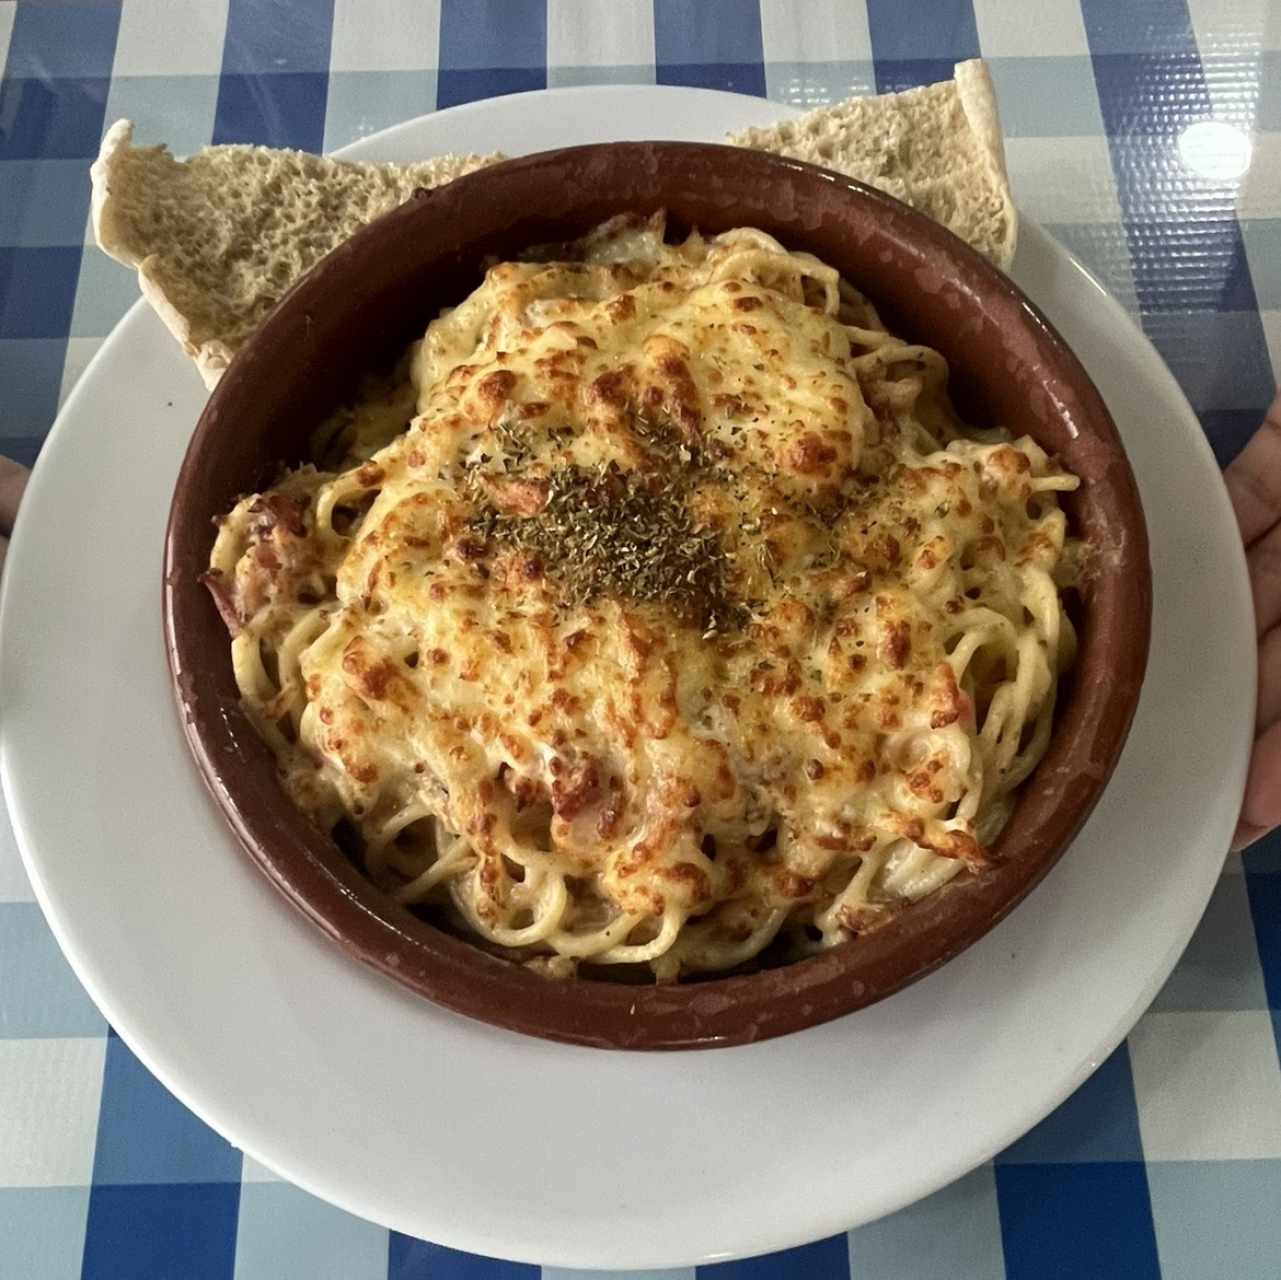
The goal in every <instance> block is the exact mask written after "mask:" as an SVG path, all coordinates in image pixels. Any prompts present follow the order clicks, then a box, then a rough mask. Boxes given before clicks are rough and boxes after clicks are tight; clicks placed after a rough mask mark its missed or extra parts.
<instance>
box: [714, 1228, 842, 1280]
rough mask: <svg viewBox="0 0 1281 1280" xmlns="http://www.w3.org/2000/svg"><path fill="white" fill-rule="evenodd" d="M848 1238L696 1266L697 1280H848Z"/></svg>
mask: <svg viewBox="0 0 1281 1280" xmlns="http://www.w3.org/2000/svg"><path fill="white" fill-rule="evenodd" d="M849 1274H850V1252H849V1238H848V1237H847V1236H830V1237H828V1239H826V1240H815V1241H814V1243H813V1244H803V1245H799V1246H798V1247H797V1248H795V1249H788V1250H787V1251H786V1252H785V1253H770V1254H766V1255H765V1256H764V1257H759V1258H741V1259H739V1260H738V1261H737V1262H717V1263H714V1264H712V1265H711V1266H707V1267H699V1268H698V1271H697V1278H698V1280H848V1277H849Z"/></svg>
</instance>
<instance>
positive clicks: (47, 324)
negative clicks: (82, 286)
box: [0, 245, 84, 338]
mask: <svg viewBox="0 0 1281 1280" xmlns="http://www.w3.org/2000/svg"><path fill="white" fill-rule="evenodd" d="M83 252H84V251H83V250H82V249H81V247H80V246H79V245H74V246H73V245H66V246H62V247H55V248H40V249H0V338H65V337H66V336H67V333H68V332H69V330H70V328H71V308H72V306H73V305H74V303H75V297H76V281H77V279H79V276H80V255H81V254H82V253H83Z"/></svg>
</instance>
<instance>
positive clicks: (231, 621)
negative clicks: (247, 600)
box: [200, 569, 245, 639]
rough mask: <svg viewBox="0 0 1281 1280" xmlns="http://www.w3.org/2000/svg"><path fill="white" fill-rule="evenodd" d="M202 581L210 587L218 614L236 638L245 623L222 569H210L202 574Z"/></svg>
mask: <svg viewBox="0 0 1281 1280" xmlns="http://www.w3.org/2000/svg"><path fill="white" fill-rule="evenodd" d="M200 581H201V582H203V583H204V584H205V586H206V587H207V588H208V589H209V594H210V595H211V596H212V597H213V602H214V604H215V606H217V609H218V614H219V616H220V617H221V618H222V620H223V623H224V624H225V625H226V628H227V630H228V631H229V632H230V633H231V636H232V638H233V639H234V638H235V637H236V636H238V635H239V634H240V632H241V630H242V628H243V627H244V625H245V623H244V619H243V618H242V617H241V616H240V611H239V610H238V609H237V608H236V597H235V594H234V593H233V592H232V589H231V587H230V586H229V585H228V583H227V582H226V580H225V579H224V578H223V576H222V570H221V569H210V570H209V572H208V573H202V574H201V575H200Z"/></svg>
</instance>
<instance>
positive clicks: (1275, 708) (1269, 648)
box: [1254, 627, 1281, 734]
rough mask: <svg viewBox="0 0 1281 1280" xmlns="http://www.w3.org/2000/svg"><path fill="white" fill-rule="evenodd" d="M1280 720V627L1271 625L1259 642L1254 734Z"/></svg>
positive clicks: (1263, 730)
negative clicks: (1257, 692)
mask: <svg viewBox="0 0 1281 1280" xmlns="http://www.w3.org/2000/svg"><path fill="white" fill-rule="evenodd" d="M1278 721H1281V627H1273V628H1272V630H1271V631H1269V632H1268V634H1267V635H1266V636H1264V637H1263V639H1262V640H1261V641H1260V642H1259V709H1258V716H1257V719H1256V721H1255V726H1254V731H1255V733H1256V734H1258V733H1264V732H1265V731H1266V730H1268V729H1271V728H1272V726H1273V725H1274V724H1276V723H1277V722H1278Z"/></svg>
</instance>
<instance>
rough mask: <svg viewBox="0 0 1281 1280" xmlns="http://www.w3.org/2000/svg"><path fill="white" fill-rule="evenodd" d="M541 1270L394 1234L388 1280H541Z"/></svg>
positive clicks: (388, 1266)
mask: <svg viewBox="0 0 1281 1280" xmlns="http://www.w3.org/2000/svg"><path fill="white" fill-rule="evenodd" d="M538 1275H539V1272H538V1268H537V1267H531V1266H527V1265H526V1264H525V1263H522V1262H502V1261H500V1260H499V1259H497V1258H482V1257H479V1256H478V1255H476V1254H472V1253H460V1252H459V1251H458V1250H457V1249H446V1248H445V1246H444V1245H441V1244H429V1243H428V1242H427V1241H426V1240H415V1239H414V1238H413V1236H403V1235H401V1234H400V1232H399V1231H393V1232H391V1238H390V1241H389V1242H388V1246H387V1280H538Z"/></svg>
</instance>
